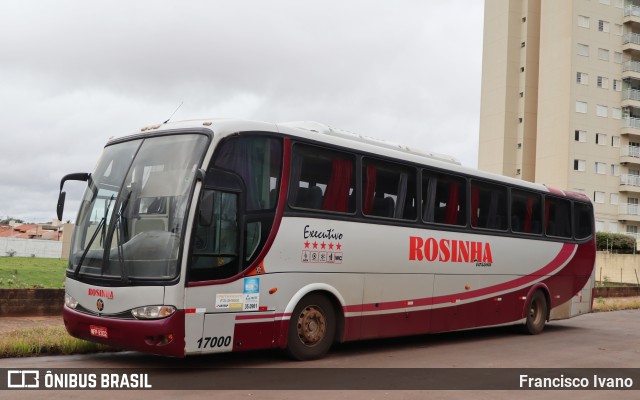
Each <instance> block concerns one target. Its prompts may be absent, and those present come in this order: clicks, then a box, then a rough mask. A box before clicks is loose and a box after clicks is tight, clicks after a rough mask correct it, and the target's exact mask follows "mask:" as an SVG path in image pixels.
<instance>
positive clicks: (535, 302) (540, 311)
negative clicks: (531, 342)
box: [524, 290, 548, 335]
mask: <svg viewBox="0 0 640 400" xmlns="http://www.w3.org/2000/svg"><path fill="white" fill-rule="evenodd" d="M547 307H548V306H547V299H546V297H545V296H544V293H542V291H540V290H536V291H535V292H534V293H533V295H532V296H531V299H530V300H529V306H528V307H527V319H526V322H525V325H524V331H525V333H528V334H529V335H537V334H538V333H540V332H542V330H543V329H544V324H545V322H546V320H547Z"/></svg>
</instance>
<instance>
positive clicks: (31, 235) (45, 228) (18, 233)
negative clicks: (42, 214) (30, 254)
mask: <svg viewBox="0 0 640 400" xmlns="http://www.w3.org/2000/svg"><path fill="white" fill-rule="evenodd" d="M12 222H13V221H12ZM62 235H63V230H62V228H61V227H59V226H56V225H54V224H16V223H10V224H9V225H0V237H6V238H17V239H41V240H56V241H58V240H62Z"/></svg>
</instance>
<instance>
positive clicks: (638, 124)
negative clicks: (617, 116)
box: [620, 117, 640, 136]
mask: <svg viewBox="0 0 640 400" xmlns="http://www.w3.org/2000/svg"><path fill="white" fill-rule="evenodd" d="M621 121H622V124H621V129H620V134H621V135H636V136H640V118H634V117H625V118H622V120H621Z"/></svg>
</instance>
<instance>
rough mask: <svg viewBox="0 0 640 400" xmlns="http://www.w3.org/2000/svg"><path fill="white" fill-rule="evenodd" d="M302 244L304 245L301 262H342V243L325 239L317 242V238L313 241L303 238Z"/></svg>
mask: <svg viewBox="0 0 640 400" xmlns="http://www.w3.org/2000/svg"><path fill="white" fill-rule="evenodd" d="M302 244H303V245H304V250H302V262H303V263H320V264H324V263H329V264H342V243H340V242H326V241H322V242H320V243H318V241H317V240H314V241H313V242H310V241H308V240H305V241H304V242H303V243H302ZM314 250H315V251H314ZM327 250H328V251H327ZM332 250H335V251H332Z"/></svg>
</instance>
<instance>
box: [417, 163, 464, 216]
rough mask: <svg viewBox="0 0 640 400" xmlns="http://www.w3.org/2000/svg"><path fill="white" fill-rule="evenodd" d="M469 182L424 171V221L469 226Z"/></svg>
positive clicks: (447, 175) (452, 176) (456, 177)
mask: <svg viewBox="0 0 640 400" xmlns="http://www.w3.org/2000/svg"><path fill="white" fill-rule="evenodd" d="M466 188H467V182H466V180H465V179H464V178H461V177H458V176H454V175H449V174H443V173H438V172H433V171H427V170H424V171H423V173H422V203H423V207H422V210H423V211H422V220H423V221H424V222H433V223H437V224H446V225H458V226H465V225H466V224H467V205H466V198H467V195H466V193H467V190H466Z"/></svg>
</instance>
